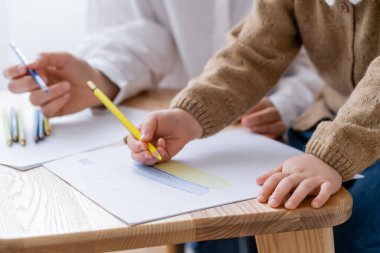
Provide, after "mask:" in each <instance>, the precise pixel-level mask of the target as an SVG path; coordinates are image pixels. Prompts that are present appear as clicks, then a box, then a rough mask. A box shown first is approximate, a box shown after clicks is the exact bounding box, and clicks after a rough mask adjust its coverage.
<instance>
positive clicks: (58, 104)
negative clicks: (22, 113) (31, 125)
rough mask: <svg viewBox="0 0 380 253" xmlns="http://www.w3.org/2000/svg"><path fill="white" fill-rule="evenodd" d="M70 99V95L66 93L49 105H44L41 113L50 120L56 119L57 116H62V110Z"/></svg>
mask: <svg viewBox="0 0 380 253" xmlns="http://www.w3.org/2000/svg"><path fill="white" fill-rule="evenodd" d="M69 99H70V94H69V93H65V94H64V95H62V96H60V97H58V98H55V99H54V100H52V101H50V102H49V103H47V104H45V105H43V106H42V107H41V111H42V113H43V114H44V115H45V116H46V117H48V118H51V117H55V116H62V108H63V107H64V106H65V105H66V103H67V102H68V101H69Z"/></svg>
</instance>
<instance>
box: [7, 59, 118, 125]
mask: <svg viewBox="0 0 380 253" xmlns="http://www.w3.org/2000/svg"><path fill="white" fill-rule="evenodd" d="M27 69H34V70H36V71H37V72H38V73H39V74H40V75H41V76H42V78H43V79H44V80H45V82H46V83H47V85H48V87H49V91H48V92H47V93H46V92H44V91H42V90H41V89H40V88H39V86H38V85H37V84H36V82H35V81H34V79H33V78H32V77H31V76H30V75H29V73H28V72H27ZM4 76H5V77H6V78H8V79H9V90H10V91H12V92H14V93H24V92H30V101H31V103H32V104H33V105H35V106H40V107H41V110H42V112H43V114H44V115H45V116H46V117H54V116H61V115H66V114H71V113H75V112H78V111H81V110H83V109H85V108H87V107H92V106H97V105H100V102H99V100H97V98H96V97H95V96H94V95H93V94H92V92H91V90H90V89H89V88H88V87H87V85H86V82H87V81H88V80H92V81H94V82H95V83H96V84H97V86H98V87H99V88H101V89H102V90H103V91H104V92H105V93H106V94H107V95H108V96H110V97H111V98H112V97H114V96H116V94H117V92H118V88H117V87H116V86H115V85H114V84H113V83H112V82H111V81H110V80H109V79H108V78H107V77H105V76H104V75H103V74H102V73H101V72H99V71H98V70H96V69H94V68H92V67H91V66H90V65H89V64H88V63H87V62H85V61H84V60H81V59H79V58H77V57H75V56H73V55H71V54H68V53H44V54H41V56H40V58H39V59H38V60H37V61H35V62H33V63H30V64H29V65H27V66H23V65H16V66H12V67H9V68H8V69H6V70H5V71H4Z"/></svg>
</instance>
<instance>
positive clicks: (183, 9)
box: [80, 0, 321, 127]
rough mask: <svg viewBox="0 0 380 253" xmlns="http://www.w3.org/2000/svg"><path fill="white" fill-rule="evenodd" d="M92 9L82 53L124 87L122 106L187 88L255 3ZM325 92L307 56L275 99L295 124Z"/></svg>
mask: <svg viewBox="0 0 380 253" xmlns="http://www.w3.org/2000/svg"><path fill="white" fill-rule="evenodd" d="M89 7H90V8H89V13H88V14H89V15H88V16H89V19H88V28H89V31H90V34H89V36H88V38H87V39H86V41H85V42H84V44H83V46H82V47H81V48H80V55H81V56H82V57H83V58H84V59H86V60H87V61H88V62H89V63H90V64H91V65H92V66H93V67H95V68H97V69H99V70H100V71H102V72H103V73H104V74H105V75H107V77H108V78H110V80H112V81H113V82H114V83H115V84H116V85H118V87H119V88H120V92H119V94H118V95H117V97H116V98H115V102H116V103H118V102H121V101H123V100H124V99H127V98H129V97H132V96H134V95H136V94H138V93H139V92H141V91H143V90H147V89H155V88H157V87H159V88H161V87H162V88H164V87H165V88H183V87H185V86H186V84H187V82H188V81H189V80H190V79H191V78H193V77H196V76H198V75H200V74H201V72H202V69H203V67H204V65H205V64H206V62H207V60H208V59H209V58H210V57H211V56H212V55H213V54H215V53H216V52H217V51H218V50H220V49H221V48H222V47H223V46H224V45H226V35H227V33H228V30H229V29H230V28H231V27H232V26H233V25H235V24H236V23H238V22H239V21H241V20H243V19H244V18H245V17H246V16H247V15H248V13H249V12H250V10H251V8H252V0H181V1H178V0H128V1H126V0H112V1H111V0H91V1H90V2H89ZM320 87H321V80H320V79H319V78H318V76H317V74H316V73H315V71H314V70H313V69H312V68H311V66H310V62H309V59H308V58H307V56H306V53H305V52H304V51H301V53H300V55H299V56H298V57H297V58H296V60H295V63H293V64H292V65H291V66H290V67H289V69H288V70H287V72H286V73H285V74H284V77H283V78H282V79H281V80H280V81H279V84H278V86H277V88H276V90H275V91H274V92H273V93H272V94H271V95H270V96H269V98H270V100H271V101H272V102H273V104H274V105H275V106H276V108H277V109H278V110H279V112H280V114H281V117H282V119H283V120H284V122H285V124H286V125H287V126H288V127H290V126H291V124H292V122H293V121H294V120H295V119H296V118H297V117H298V116H299V115H300V114H301V113H302V112H303V111H304V110H305V109H306V108H307V107H308V106H309V105H310V104H311V103H312V102H313V100H314V97H315V95H316V93H317V92H318V91H319V89H320Z"/></svg>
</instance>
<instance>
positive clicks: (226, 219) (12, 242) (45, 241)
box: [0, 188, 352, 253]
mask: <svg viewBox="0 0 380 253" xmlns="http://www.w3.org/2000/svg"><path fill="white" fill-rule="evenodd" d="M247 201H248V202H250V201H256V200H255V199H253V200H247ZM242 203H243V202H242ZM230 205H233V204H230ZM255 205H259V206H262V207H263V208H264V209H265V208H269V207H267V205H265V204H259V203H257V204H256V203H255ZM216 208H223V206H221V207H216ZM351 210H352V198H351V195H350V194H349V192H348V191H347V190H345V189H344V188H342V189H341V190H340V191H339V192H338V193H337V194H335V195H334V196H333V197H332V198H331V199H330V200H329V202H328V203H327V204H326V205H325V206H324V207H322V208H321V209H313V208H311V207H310V199H309V200H307V201H305V203H303V204H302V206H301V207H300V208H299V209H296V210H293V211H289V210H285V209H278V210H277V212H273V210H272V211H270V209H268V211H267V212H265V211H264V212H258V213H246V214H239V213H237V214H232V215H226V216H218V217H202V212H204V211H196V212H193V213H189V215H190V216H191V218H189V219H186V220H179V221H176V220H173V221H172V220H162V221H157V222H153V223H146V224H141V225H135V226H128V227H122V228H115V229H108V230H107V229H106V230H97V231H85V232H79V233H70V234H57V235H52V236H37V237H29V238H6V239H4V238H0V251H3V250H4V251H5V250H6V252H10V253H11V252H17V253H19V252H62V249H65V251H64V252H104V251H116V250H125V249H134V248H143V247H151V246H160V245H167V244H177V243H184V242H191V241H203V240H210V239H218V238H231V237H238V236H250V235H264V234H273V233H282V232H290V231H301V230H313V229H319V228H331V227H333V226H336V225H339V224H341V223H343V222H345V221H346V220H347V219H348V218H349V217H350V215H351ZM205 211H207V210H205ZM268 224H271V225H270V226H268ZM157 231H160V232H159V237H158V236H157V233H158V232H157ZM70 249H72V250H70Z"/></svg>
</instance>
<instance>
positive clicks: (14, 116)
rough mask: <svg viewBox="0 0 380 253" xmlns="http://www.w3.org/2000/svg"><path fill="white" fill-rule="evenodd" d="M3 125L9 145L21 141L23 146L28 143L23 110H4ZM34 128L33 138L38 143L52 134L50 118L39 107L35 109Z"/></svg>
mask: <svg viewBox="0 0 380 253" xmlns="http://www.w3.org/2000/svg"><path fill="white" fill-rule="evenodd" d="M3 125H4V132H5V139H6V143H7V145H8V146H12V145H13V144H14V143H20V144H21V145H22V146H25V145H26V138H25V132H24V125H23V116H22V112H21V111H18V110H16V109H14V108H11V109H10V110H9V113H8V111H7V110H4V111H3ZM33 125H34V129H33V139H34V141H35V142H36V143H37V142H39V141H42V140H43V139H45V137H46V136H50V135H51V131H52V129H51V125H50V123H49V120H48V119H47V118H45V117H44V116H43V114H42V112H41V110H40V109H39V108H37V109H35V111H34V122H33Z"/></svg>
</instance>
